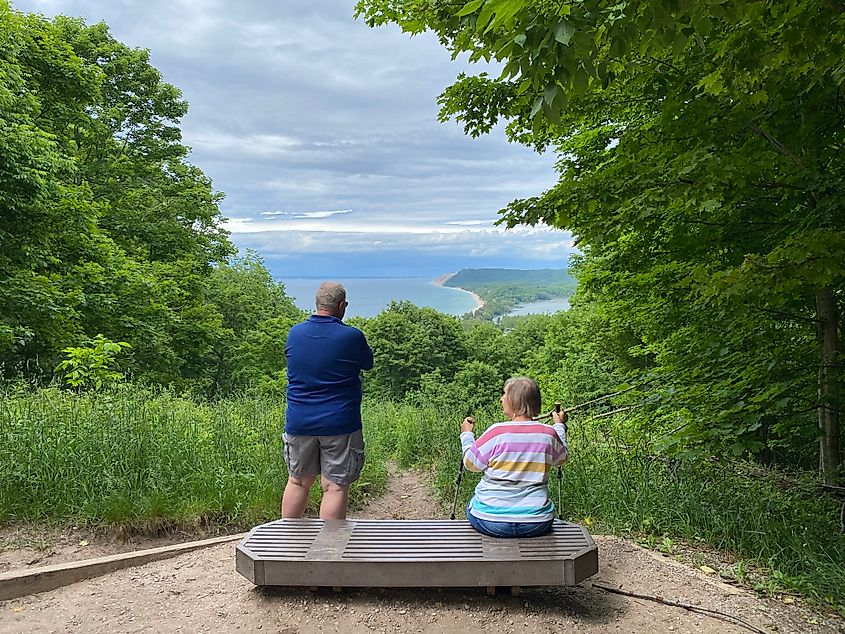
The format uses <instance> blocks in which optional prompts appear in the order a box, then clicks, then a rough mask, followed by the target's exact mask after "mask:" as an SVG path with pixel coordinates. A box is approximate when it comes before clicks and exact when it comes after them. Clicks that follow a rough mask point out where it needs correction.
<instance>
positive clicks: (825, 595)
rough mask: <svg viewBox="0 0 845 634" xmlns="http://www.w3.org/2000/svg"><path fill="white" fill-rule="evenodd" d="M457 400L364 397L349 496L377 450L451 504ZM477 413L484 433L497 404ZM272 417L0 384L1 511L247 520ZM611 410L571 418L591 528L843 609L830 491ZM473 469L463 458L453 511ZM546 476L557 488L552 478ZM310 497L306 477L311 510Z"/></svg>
mask: <svg viewBox="0 0 845 634" xmlns="http://www.w3.org/2000/svg"><path fill="white" fill-rule="evenodd" d="M464 414H465V412H463V411H460V412H459V411H454V410H453V409H450V408H449V407H446V406H443V405H439V404H436V403H419V402H416V403H413V404H411V403H408V404H396V403H387V402H378V401H365V403H364V408H363V416H364V435H365V439H366V443H367V462H366V467H365V469H364V473H363V475H362V478H361V480H360V481H359V482H358V483H356V484H355V485H353V487H352V491H351V504H352V506H353V508H355V507H357V506H360V505H361V504H363V503H365V502H366V500H367V499H368V498H369V497H371V496H375V495H379V494H380V493H381V492H382V491H383V490H384V487H385V484H386V481H387V471H386V467H385V464H386V462H387V461H388V460H394V461H396V462H397V463H398V464H399V465H400V466H404V467H410V466H414V467H419V468H423V469H426V470H428V471H430V473H431V474H432V483H433V486H434V487H435V490H436V491H437V492H438V494H439V495H440V497H441V499H442V501H443V502H444V503H445V506H447V507H448V506H451V503H452V497H453V495H454V491H455V479H456V476H457V473H458V466H459V461H460V448H459V443H458V425H459V422H460V420H461V419H462V418H463V416H464ZM476 418H477V420H478V423H479V425H478V432H479V433H480V432H481V431H482V430H483V429H484V428H485V427H486V426H487V425H489V424H490V423H493V422H497V421H499V420H501V413H498V412H496V411H495V410H490V411H487V412H477V413H476ZM283 419H284V410H283V405H282V403H281V402H279V401H278V400H274V399H272V398H269V397H255V396H242V397H237V398H232V399H228V400H224V401H220V402H217V403H214V404H209V403H198V402H195V401H193V400H190V399H187V398H182V397H179V396H176V395H174V394H171V393H169V392H162V391H150V390H145V389H142V388H137V387H128V388H125V389H123V390H122V391H119V392H114V393H107V394H98V395H75V394H71V393H68V392H63V391H59V390H56V389H43V390H39V391H14V392H10V393H8V394H6V395H5V398H3V399H2V400H0V521H3V520H5V521H11V520H36V521H51V522H52V521H59V522H61V521H67V522H74V523H86V522H87V523H102V524H109V523H123V524H129V525H139V526H143V525H144V524H145V523H150V522H153V523H155V522H159V523H165V524H167V525H171V526H172V525H187V526H194V525H196V524H197V523H198V522H200V523H202V524H203V525H208V524H214V525H237V526H250V525H253V524H256V523H260V522H263V521H267V520H268V519H273V518H276V517H278V512H279V499H280V495H281V490H282V487H283V485H284V482H285V479H286V473H285V466H284V461H283V459H282V455H283V453H282V442H281V433H282V426H283ZM615 425H616V426H615V427H614V424H613V423H611V421H610V419H603V420H601V421H594V422H592V423H590V422H586V421H585V422H579V421H578V420H577V419H576V420H574V421H572V423H571V424H570V449H571V456H572V458H571V460H570V462H569V463H568V464H567V465H566V467H565V468H564V483H563V489H562V498H563V514H564V516H565V517H566V518H567V519H570V520H573V521H578V522H584V521H585V520H586V518H590V522H591V523H592V526H593V530H594V531H595V532H612V533H616V534H619V535H624V536H629V537H633V538H636V539H638V540H641V541H645V542H646V543H654V544H655V545H656V546H659V545H663V547H665V548H669V549H671V545H672V544H673V543H674V542H678V541H685V542H687V543H689V544H692V545H695V544H700V545H701V546H702V547H703V548H715V549H718V550H720V551H722V552H723V553H725V554H726V558H728V559H730V560H732V561H734V562H735V563H734V565H733V566H732V570H730V571H726V573H730V574H734V576H744V575H745V570H746V569H747V568H748V567H753V568H754V569H755V570H760V569H762V570H764V571H765V573H766V577H765V578H766V581H765V584H764V585H765V587H764V588H763V589H770V590H776V589H781V588H788V589H794V590H799V591H801V592H802V593H804V594H805V595H806V596H808V597H811V598H813V599H816V600H818V601H820V602H824V603H826V604H827V605H829V606H831V607H833V608H834V609H837V610H839V611H840V612H845V535H842V534H840V533H839V524H838V522H839V502H838V501H837V500H835V499H833V498H831V497H830V496H827V495H823V494H821V493H820V490H819V488H818V483H817V481H816V480H814V479H813V477H811V476H810V475H806V476H804V477H803V478H796V477H792V478H790V479H789V480H788V482H789V484H788V485H785V484H784V483H785V482H786V481H787V480H785V479H784V478H783V477H782V476H781V475H780V474H777V473H774V472H767V471H766V470H765V469H763V468H761V467H760V466H759V465H750V464H746V463H736V462H734V463H730V462H720V461H716V460H712V461H711V460H703V461H699V462H694V463H693V462H673V461H671V460H666V459H663V458H657V457H655V456H653V455H652V454H653V453H654V452H653V449H652V448H651V447H652V445H651V443H650V442H649V439H648V437H647V434H644V433H639V434H636V435H634V434H632V432H631V430H630V429H628V428H626V427H625V426H624V424H623V423H615ZM632 438H634V439H633V440H632ZM478 480H479V476H478V474H473V473H468V472H467V473H464V477H463V482H462V486H461V490H460V492H459V496H458V499H459V503H458V513H459V515H460V514H461V513H462V511H463V506H464V505H465V504H466V501H467V500H468V499H469V497H470V495H471V494H472V490H473V488H474V486H475V484H476V483H477V482H478ZM551 487H552V496H553V499H555V500H557V481H556V479H555V478H553V479H552V482H551ZM318 505H319V491H318V490H317V487H315V489H314V491H313V492H312V497H311V502H310V510H311V512H314V510H316V508H317V507H318ZM445 515H446V514H445V513H444V516H445Z"/></svg>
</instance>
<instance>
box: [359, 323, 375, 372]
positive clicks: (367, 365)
mask: <svg viewBox="0 0 845 634" xmlns="http://www.w3.org/2000/svg"><path fill="white" fill-rule="evenodd" d="M359 363H360V364H361V369H362V370H372V369H373V349H372V348H370V345H369V344H368V343H367V338H366V337H365V336H364V333H363V332H362V333H361V353H360V355H359Z"/></svg>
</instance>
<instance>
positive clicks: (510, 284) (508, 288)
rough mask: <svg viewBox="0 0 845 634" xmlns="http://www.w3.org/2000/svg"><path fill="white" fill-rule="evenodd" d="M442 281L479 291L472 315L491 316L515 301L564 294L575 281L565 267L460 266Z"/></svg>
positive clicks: (487, 317)
mask: <svg viewBox="0 0 845 634" xmlns="http://www.w3.org/2000/svg"><path fill="white" fill-rule="evenodd" d="M444 284H445V285H446V286H451V287H453V288H462V289H464V290H467V291H472V292H473V293H475V294H477V295H479V296H480V297H481V298H482V299H483V300H484V307H483V308H481V309H480V310H479V311H477V312H476V313H475V314H474V316H475V317H476V318H480V319H492V318H494V317H498V316H500V315H504V314H506V313H508V312H510V310H511V309H513V308H514V307H516V306H517V305H518V304H524V303H527V302H533V301H537V300H542V299H552V298H555V297H568V296H570V295H572V294H573V293H574V292H575V288H576V286H577V284H578V282H577V281H576V280H575V278H574V277H572V276H571V275H570V274H569V272H568V270H567V269H536V270H523V269H462V270H461V271H458V272H457V273H455V274H454V275H452V276H451V277H449V278H448V279H447V280H446V281H445V282H444Z"/></svg>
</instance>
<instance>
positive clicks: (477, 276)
mask: <svg viewBox="0 0 845 634" xmlns="http://www.w3.org/2000/svg"><path fill="white" fill-rule="evenodd" d="M502 284H507V285H534V286H549V287H555V288H558V287H560V286H562V285H564V286H566V288H567V289H568V292H567V293H566V294H570V293H571V292H572V291H574V290H575V285H576V284H577V282H576V280H575V278H574V277H572V276H571V275H570V274H569V271H568V269H536V270H523V269H462V270H461V271H458V272H457V273H455V274H454V275H453V276H452V277H450V278H449V279H448V280H447V282H446V286H452V287H460V288H464V289H466V290H472V289H471V288H470V287H477V286H498V285H502Z"/></svg>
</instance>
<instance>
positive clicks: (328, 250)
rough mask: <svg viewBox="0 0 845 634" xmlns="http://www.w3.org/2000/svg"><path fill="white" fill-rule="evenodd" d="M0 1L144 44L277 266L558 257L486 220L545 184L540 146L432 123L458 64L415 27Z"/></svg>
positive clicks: (263, 8)
mask: <svg viewBox="0 0 845 634" xmlns="http://www.w3.org/2000/svg"><path fill="white" fill-rule="evenodd" d="M12 2H13V6H14V7H15V8H16V9H18V10H21V11H33V12H37V13H43V14H45V15H48V16H51V15H55V14H58V13H62V14H65V15H71V16H77V17H83V18H85V19H86V21H87V22H88V23H89V24H91V23H95V22H99V21H105V22H106V23H107V24H108V25H109V27H110V28H111V31H112V34H113V35H114V36H115V37H116V38H117V39H119V40H120V41H122V42H124V43H125V44H127V45H129V46H133V47H140V48H147V49H149V50H150V53H151V60H152V63H153V65H154V66H155V67H156V68H158V69H159V70H160V71H161V73H162V74H163V76H164V79H165V80H166V81H168V82H170V83H172V84H174V85H175V86H177V87H178V88H180V89H181V90H182V93H183V95H184V97H185V99H187V101H188V102H189V104H190V111H189V113H188V115H187V116H186V117H185V118H184V120H183V122H182V130H183V135H184V142H185V143H186V144H187V145H189V146H190V147H191V148H192V150H193V151H192V154H191V161H192V162H193V163H195V164H196V165H198V166H199V167H200V168H201V169H202V170H203V171H204V172H205V173H206V174H207V175H208V176H210V177H211V178H212V179H213V181H214V186H215V187H216V188H217V189H218V190H220V191H223V192H225V193H226V198H225V200H224V201H223V203H222V206H221V207H222V211H223V215H224V216H226V217H227V218H228V219H229V220H228V222H227V228H228V229H229V231H231V232H232V236H231V237H232V240H233V241H234V242H235V244H237V245H238V246H239V247H241V248H254V249H257V250H258V251H259V252H260V253H261V254H262V255H263V256H264V258H265V260H266V262H267V263H268V265H269V267H270V269H271V270H272V271H273V273H274V274H275V275H276V276H277V277H280V278H285V277H300V276H312V275H313V276H330V277H341V276H343V277H350V276H384V277H402V276H413V277H426V276H432V277H433V276H437V275H440V274H442V273H445V272H448V271H455V270H458V269H461V268H470V267H490V266H502V267H508V268H562V267H564V266H566V262H567V259H568V256H569V254H570V253H571V251H572V248H571V239H570V236H569V235H568V234H566V233H564V232H561V231H555V230H551V229H548V228H541V229H530V228H522V229H518V230H510V231H505V230H503V229H501V228H497V227H494V226H493V223H494V222H495V220H496V218H497V211H498V210H499V209H501V208H502V207H504V206H505V205H507V203H508V202H509V201H511V200H513V199H514V198H520V197H524V196H528V195H532V194H538V193H540V192H542V191H543V190H545V189H547V188H548V187H549V186H551V184H552V183H554V181H555V175H554V170H553V157H552V156H551V155H545V156H539V155H537V154H534V153H533V152H531V151H530V150H528V149H527V148H523V147H520V146H516V145H511V144H509V143H507V141H506V140H505V138H504V134H503V133H502V131H501V130H498V131H494V133H492V134H491V135H488V136H487V137H484V138H481V139H471V138H469V137H466V136H464V134H463V131H462V129H461V127H460V126H459V125H458V124H457V123H455V122H450V123H445V124H443V123H439V122H438V121H437V110H438V108H437V104H436V98H437V95H438V94H440V92H441V91H442V90H443V89H444V88H445V87H446V86H447V85H449V84H450V83H452V82H453V81H454V79H455V77H456V75H457V74H458V73H459V72H460V71H461V70H465V69H466V65H465V64H464V63H462V62H461V60H458V61H456V62H452V61H451V60H450V59H449V54H448V53H447V52H446V51H445V50H444V49H442V48H441V47H440V45H439V44H438V43H437V41H436V39H435V38H434V37H433V36H431V35H430V34H426V35H424V36H418V37H415V38H410V37H409V36H407V35H403V34H402V33H401V32H400V31H399V30H398V29H396V28H393V27H390V28H385V27H382V28H379V29H369V28H367V27H366V25H364V24H363V23H362V22H361V21H356V20H354V19H353V8H354V4H355V3H354V0H327V1H322V2H314V1H313V0H284V1H283V2H278V1H274V0H247V1H245V2H231V1H226V2H224V1H223V0H144V1H143V2H141V1H138V0H108V1H106V0H12ZM482 70H484V69H483V68H479V67H474V68H472V69H470V71H471V72H473V73H477V72H480V71H482Z"/></svg>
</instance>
